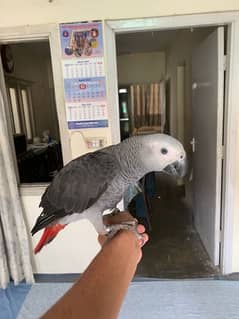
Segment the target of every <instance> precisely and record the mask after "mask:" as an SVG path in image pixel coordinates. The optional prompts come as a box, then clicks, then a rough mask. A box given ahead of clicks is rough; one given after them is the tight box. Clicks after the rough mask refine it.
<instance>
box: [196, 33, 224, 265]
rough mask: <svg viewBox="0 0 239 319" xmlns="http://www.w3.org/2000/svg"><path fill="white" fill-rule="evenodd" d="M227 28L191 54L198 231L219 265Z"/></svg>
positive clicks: (205, 41) (202, 43) (204, 42)
mask: <svg viewBox="0 0 239 319" xmlns="http://www.w3.org/2000/svg"><path fill="white" fill-rule="evenodd" d="M223 87H224V30H223V27H219V28H217V29H216V30H215V31H214V32H212V33H211V34H210V35H209V36H208V37H207V38H206V39H205V40H204V41H203V42H201V43H200V45H199V46H198V47H197V49H196V50H195V51H194V54H193V57H192V122H193V123H192V124H193V141H192V142H193V143H192V144H193V145H192V146H193V151H194V153H193V188H194V189H193V200H194V203H193V205H194V207H193V208H194V218H195V219H194V221H195V226H196V229H197V231H198V232H199V235H200V237H201V239H202V241H203V244H204V246H205V248H206V249H207V251H208V253H209V255H210V257H211V259H212V261H213V262H214V264H215V265H218V264H219V242H220V208H221V207H220V206H221V205H220V202H221V171H222V131H223V91H224V89H223Z"/></svg>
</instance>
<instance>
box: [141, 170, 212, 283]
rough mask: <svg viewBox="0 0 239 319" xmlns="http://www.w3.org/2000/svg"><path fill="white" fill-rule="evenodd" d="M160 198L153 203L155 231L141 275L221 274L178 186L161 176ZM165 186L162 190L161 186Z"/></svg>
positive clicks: (144, 254)
mask: <svg viewBox="0 0 239 319" xmlns="http://www.w3.org/2000/svg"><path fill="white" fill-rule="evenodd" d="M157 184H158V190H157V194H160V198H154V199H153V200H151V205H152V209H151V223H152V232H151V233H150V241H149V242H148V243H147V245H146V246H145V247H144V248H143V259H142V261H141V263H140V264H139V266H138V271H137V275H138V276H143V277H160V278H199V277H200V278H201V277H211V276H213V275H216V274H218V270H217V268H216V267H214V266H213V265H212V263H211V261H210V259H209V257H208V254H207V252H206V250H205V249H204V247H203V245H202V242H201V240H200V238H199V235H198V233H197V231H196V230H195V228H194V226H193V221H192V213H191V211H190V209H189V208H188V207H187V205H186V202H185V199H184V198H183V197H182V196H180V195H179V194H177V193H178V191H177V188H176V186H172V185H173V184H174V185H175V183H172V181H171V180H170V179H169V178H168V177H165V176H162V175H161V176H158V177H157ZM159 185H161V187H160V186H159Z"/></svg>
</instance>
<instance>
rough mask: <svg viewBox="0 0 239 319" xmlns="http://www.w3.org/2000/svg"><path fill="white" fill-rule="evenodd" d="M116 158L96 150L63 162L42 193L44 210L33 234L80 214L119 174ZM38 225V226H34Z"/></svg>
mask: <svg viewBox="0 0 239 319" xmlns="http://www.w3.org/2000/svg"><path fill="white" fill-rule="evenodd" d="M119 171H120V168H119V164H118V160H117V159H116V157H115V156H114V155H113V154H111V153H110V152H105V151H103V150H102V151H101V150H100V151H96V152H93V153H88V154H86V155H83V156H81V157H79V158H77V159H75V160H73V161H72V162H70V163H69V164H68V165H66V166H65V167H64V168H63V169H62V170H61V171H60V172H59V173H58V174H57V175H56V177H55V178H54V180H53V182H52V183H51V184H50V185H49V186H48V188H47V190H46V192H45V193H44V194H43V196H42V199H41V203H40V205H39V206H40V207H43V212H42V214H41V215H40V216H39V218H38V219H37V222H36V225H35V226H34V228H33V230H32V233H35V232H37V231H38V230H40V229H42V228H44V227H46V226H47V225H49V223H51V222H53V221H54V220H56V219H59V218H60V217H64V216H66V215H69V214H72V213H81V212H83V211H84V210H86V209H87V208H89V207H90V206H92V205H93V204H94V203H95V202H96V201H97V200H98V199H99V197H100V196H101V195H102V194H103V193H104V192H105V190H106V189H107V187H108V186H109V184H110V183H111V182H112V180H113V179H114V178H115V177H116V176H117V174H119ZM36 226H37V227H36Z"/></svg>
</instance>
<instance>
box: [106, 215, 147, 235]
mask: <svg viewBox="0 0 239 319" xmlns="http://www.w3.org/2000/svg"><path fill="white" fill-rule="evenodd" d="M137 225H138V221H137V220H136V219H135V220H130V221H125V222H122V223H120V224H114V225H107V226H105V229H106V231H107V237H108V239H111V238H112V237H114V235H115V234H116V233H117V232H118V231H120V230H121V229H127V230H130V231H132V232H133V233H134V234H135V235H136V237H137V238H138V239H139V240H141V239H142V238H143V237H142V235H141V234H139V233H138V231H137Z"/></svg>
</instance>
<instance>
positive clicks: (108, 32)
mask: <svg viewBox="0 0 239 319" xmlns="http://www.w3.org/2000/svg"><path fill="white" fill-rule="evenodd" d="M223 25H227V27H228V44H227V72H226V93H225V94H226V96H225V115H224V123H225V124H224V137H225V138H224V165H223V172H222V176H223V178H222V196H221V201H222V202H221V207H222V214H221V216H222V217H221V219H222V220H221V224H222V231H221V234H220V237H221V253H220V270H221V272H222V273H223V274H229V273H232V272H233V271H234V266H233V262H234V260H233V256H234V253H235V252H234V250H233V248H234V246H235V245H233V239H234V236H235V229H234V222H235V220H236V217H237V215H236V214H237V212H238V211H239V203H237V201H236V192H237V189H236V187H237V180H236V175H237V167H238V165H237V158H236V156H235V154H239V146H238V145H237V136H238V133H239V130H238V126H239V110H238V109H239V108H238V107H237V103H238V102H237V101H239V90H238V87H239V63H238V57H239V12H223V13H207V14H195V15H194V14H193V15H180V16H166V17H155V18H144V19H125V20H107V21H105V23H104V35H105V37H104V38H105V39H104V42H105V56H106V74H107V93H108V101H109V115H110V119H111V129H112V142H113V143H118V142H119V141H120V127H119V104H118V89H117V88H118V81H117V56H116V44H115V35H116V34H118V33H126V32H135V31H152V30H167V29H179V28H192V27H206V26H208V27H209V26H223ZM238 186H239V185H238ZM237 271H238V269H237Z"/></svg>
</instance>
